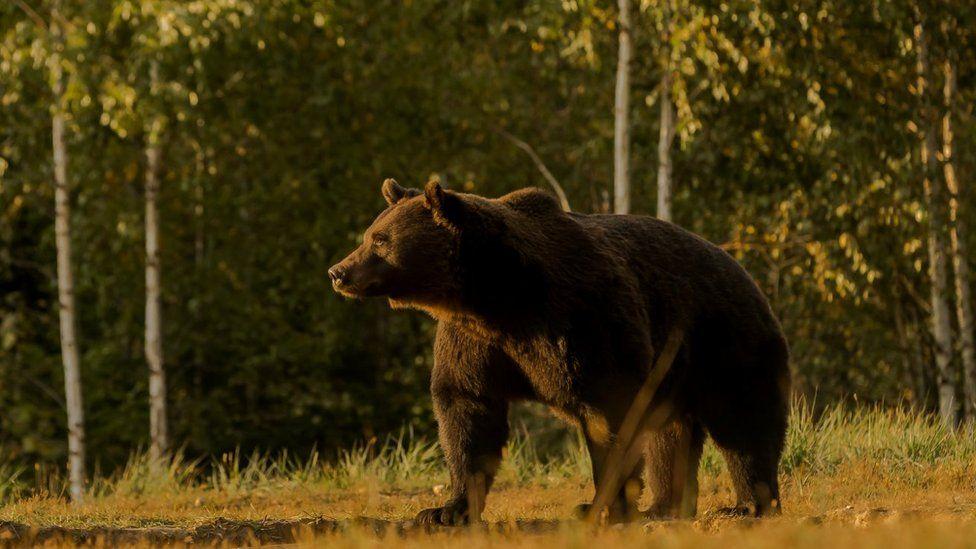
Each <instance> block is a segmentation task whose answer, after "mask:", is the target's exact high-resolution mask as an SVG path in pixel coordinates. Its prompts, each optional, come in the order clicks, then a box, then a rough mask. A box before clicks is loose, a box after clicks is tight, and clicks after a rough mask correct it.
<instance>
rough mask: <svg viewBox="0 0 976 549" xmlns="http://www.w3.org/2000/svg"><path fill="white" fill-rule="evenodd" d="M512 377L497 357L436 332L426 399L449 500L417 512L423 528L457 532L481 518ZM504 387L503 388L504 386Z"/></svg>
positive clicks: (502, 439) (503, 432) (503, 435)
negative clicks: (447, 481)
mask: <svg viewBox="0 0 976 549" xmlns="http://www.w3.org/2000/svg"><path fill="white" fill-rule="evenodd" d="M506 371H509V372H510V371H511V368H510V364H508V363H507V359H506V358H505V357H504V355H503V354H502V353H500V352H499V351H497V350H496V349H492V348H488V347H486V346H485V345H484V344H483V343H482V342H480V341H477V340H471V339H468V338H464V337H463V336H462V335H460V334H458V333H456V332H454V331H452V330H449V329H445V327H443V326H439V328H438V333H437V340H436V342H435V345H434V370H433V372H432V374H431V394H432V396H433V399H434V414H435V415H436V417H437V429H438V438H439V439H440V444H441V449H442V450H443V452H444V457H445V459H446V461H447V467H448V470H449V472H450V476H451V497H450V499H448V501H447V502H446V503H445V504H444V505H443V506H441V507H435V508H432V509H425V510H423V511H421V512H420V513H419V514H418V515H417V518H416V521H417V522H418V523H419V524H421V525H424V526H434V525H439V526H458V525H463V524H467V523H468V522H470V521H472V520H475V521H477V520H479V519H480V518H481V511H482V510H483V509H484V506H485V497H486V496H487V495H488V490H489V489H491V483H492V481H493V480H494V478H495V473H496V472H497V470H498V466H499V464H500V463H501V459H502V449H503V448H504V446H505V443H506V442H507V441H508V407H509V397H510V396H511V395H510V391H511V386H512V384H513V383H512V381H511V380H508V382H507V383H505V382H504V377H505V376H504V375H502V374H503V372H506ZM506 385H507V386H506Z"/></svg>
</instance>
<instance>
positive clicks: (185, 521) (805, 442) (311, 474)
mask: <svg viewBox="0 0 976 549" xmlns="http://www.w3.org/2000/svg"><path fill="white" fill-rule="evenodd" d="M513 432H514V435H513V437H512V440H511V442H510V444H509V445H508V448H507V449H506V452H505V460H504V462H503V465H502V468H501V470H500V471H499V474H498V478H497V481H496V485H495V490H493V492H492V494H491V496H490V497H489V501H488V508H487V509H486V512H485V518H486V519H487V520H490V521H507V520H514V519H520V518H543V519H565V518H568V517H569V515H570V510H571V508H572V507H573V506H574V505H575V504H577V503H580V502H582V501H586V500H588V499H589V498H590V497H592V484H591V483H590V479H589V476H590V464H589V459H588V456H587V454H586V451H585V449H584V445H583V444H582V440H581V439H579V438H578V437H564V438H562V439H560V442H558V446H557V447H541V446H540V443H539V442H538V439H539V438H541V437H534V436H532V434H531V433H529V432H527V430H526V429H523V428H521V427H516V428H515V429H513ZM550 444H552V443H550ZM974 458H976V440H974V438H973V436H972V434H971V431H970V430H969V429H967V428H964V429H960V430H958V431H957V430H952V429H947V428H946V427H944V426H943V425H942V424H941V423H940V422H938V421H937V420H936V419H935V418H932V417H930V416H927V415H925V414H918V413H914V412H911V411H907V410H898V409H881V408H853V409H850V408H844V407H842V406H837V407H833V408H829V409H827V410H825V411H823V412H821V413H819V414H818V413H815V412H814V411H813V409H812V407H811V406H809V405H806V404H803V403H797V404H796V405H795V406H794V409H793V411H792V416H791V426H790V431H789V435H788V439H787V445H786V449H785V452H784V455H783V460H782V477H781V478H782V485H783V501H784V508H785V512H786V514H787V516H792V517H804V516H812V515H819V514H823V513H826V512H829V511H831V510H832V509H838V508H845V507H847V506H860V507H865V508H870V507H871V506H893V507H897V508H909V507H911V508H914V507H917V506H920V505H924V506H931V507H932V508H946V507H947V506H952V505H959V504H965V505H976V496H974V494H976V483H974V479H976V459H974ZM28 473H30V471H26V472H25V470H23V469H20V468H17V467H14V466H12V465H10V464H4V463H0V504H2V506H0V521H3V520H11V521H14V522H19V523H26V524H31V525H37V526H45V525H73V526H79V527H82V526H83V527H88V526H92V525H104V526H145V525H197V524H202V523H206V522H207V521H212V520H215V519H216V518H219V517H222V518H229V519H235V520H243V519H247V520H258V519H267V518H276V519H295V518H296V517H299V518H300V517H318V516H321V517H328V518H337V519H344V518H350V517H356V516H363V515H366V516H373V517H379V518H385V519H396V520H399V519H404V518H409V517H412V516H413V514H414V513H416V512H417V511H418V510H419V509H421V508H423V507H426V506H430V505H434V504H436V503H438V502H440V501H443V499H444V497H445V496H446V493H445V492H446V490H447V484H448V475H447V472H446V470H445V468H444V465H443V461H442V457H441V452H440V449H439V447H438V446H437V444H436V442H434V441H433V440H432V439H430V438H426V437H424V436H420V435H418V434H417V433H415V432H413V431H411V430H409V429H404V430H402V431H401V432H399V433H397V434H396V435H394V436H390V437H388V438H386V439H382V440H371V441H367V442H365V443H363V444H360V445H357V446H354V447H352V448H349V449H347V450H344V451H341V452H338V453H337V454H333V455H330V456H324V455H323V454H322V453H320V452H317V451H313V452H311V453H310V454H308V455H301V456H295V455H292V454H289V453H287V452H277V453H261V452H255V453H242V452H230V453H227V454H224V455H221V456H216V457H215V458H213V459H211V460H203V461H200V460H191V459H187V458H186V457H185V456H184V455H183V454H182V453H179V452H178V453H176V454H175V455H173V456H172V457H170V458H169V459H167V460H165V461H163V462H153V461H152V460H150V459H149V458H148V456H146V455H145V454H136V455H134V456H133V457H132V458H131V459H130V460H129V462H128V463H127V464H126V466H125V467H122V468H121V469H119V470H118V471H115V472H113V473H111V474H108V475H101V476H98V477H97V478H95V479H94V480H93V481H92V482H91V483H90V485H89V488H88V493H87V498H86V503H85V504H84V505H81V506H73V505H71V504H69V503H67V501H66V499H65V497H64V496H65V490H64V480H63V477H62V476H60V475H58V474H56V473H54V472H51V471H46V472H44V471H42V472H41V473H38V472H36V471H35V472H34V474H28ZM42 473H43V474H42ZM700 478H701V484H702V488H701V503H700V505H699V508H700V509H701V510H702V511H703V512H707V511H708V510H709V509H714V508H717V507H721V506H724V505H728V504H730V503H731V500H732V498H733V493H732V490H731V485H730V482H729V479H728V474H727V472H726V471H725V464H724V462H723V460H722V458H721V455H720V453H719V452H718V450H717V449H716V448H715V447H714V446H713V445H711V444H709V445H708V446H707V447H706V451H705V454H704V456H703V459H702V464H701V467H700Z"/></svg>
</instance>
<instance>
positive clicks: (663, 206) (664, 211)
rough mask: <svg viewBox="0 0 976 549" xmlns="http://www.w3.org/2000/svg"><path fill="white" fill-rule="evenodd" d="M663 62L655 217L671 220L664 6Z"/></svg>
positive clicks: (668, 45)
mask: <svg viewBox="0 0 976 549" xmlns="http://www.w3.org/2000/svg"><path fill="white" fill-rule="evenodd" d="M661 41H662V43H663V44H664V47H663V52H662V56H663V63H662V67H661V69H662V71H663V75H662V76H661V94H660V96H661V129H660V133H659V135H658V142H657V217H658V218H659V219H663V220H665V221H671V196H672V193H671V191H672V188H671V143H672V141H673V140H674V105H673V103H672V101H671V84H672V82H671V78H672V75H671V11H670V5H669V3H668V2H666V3H665V7H664V34H663V35H662V37H661Z"/></svg>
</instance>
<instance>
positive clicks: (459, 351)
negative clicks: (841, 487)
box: [329, 180, 790, 524]
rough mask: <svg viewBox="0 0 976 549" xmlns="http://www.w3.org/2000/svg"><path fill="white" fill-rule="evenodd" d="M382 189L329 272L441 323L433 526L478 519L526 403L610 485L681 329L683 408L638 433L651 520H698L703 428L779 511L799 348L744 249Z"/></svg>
mask: <svg viewBox="0 0 976 549" xmlns="http://www.w3.org/2000/svg"><path fill="white" fill-rule="evenodd" d="M383 195H384V197H385V198H386V200H387V202H388V204H389V207H388V208H387V209H386V210H384V211H383V212H382V213H381V214H380V215H379V217H377V218H376V220H375V221H374V222H373V224H372V226H370V227H369V228H368V229H367V231H366V233H365V235H364V239H363V243H362V245H361V246H360V247H359V248H358V249H356V250H355V251H354V252H352V253H351V254H350V255H349V256H348V257H347V258H346V259H344V260H343V261H342V262H340V263H339V264H337V265H336V266H334V267H333V268H332V269H330V270H329V274H330V276H331V277H332V279H333V285H334V287H335V289H336V290H337V291H339V292H340V293H342V294H344V295H347V296H352V297H364V296H385V297H387V298H388V299H389V301H390V304H391V305H392V306H393V307H410V308H417V309H421V310H424V311H426V312H428V313H429V314H430V315H432V316H433V317H434V318H435V319H436V320H437V321H438V325H437V335H436V340H435V342H434V369H433V372H432V376H431V393H432V395H433V400H434V410H435V413H436V417H437V422H438V428H439V429H438V430H439V438H440V443H441V447H442V449H443V451H444V454H445V456H446V460H447V463H448V466H449V469H450V474H451V483H452V494H451V497H450V499H449V501H448V502H447V503H446V504H445V505H444V506H443V507H438V508H435V509H428V510H426V511H423V512H421V513H420V514H419V515H418V520H419V521H420V522H422V523H426V524H460V523H464V522H466V521H467V520H469V519H471V518H473V519H477V518H478V517H479V516H480V513H481V509H482V508H483V507H482V506H483V498H484V495H485V494H486V493H487V490H488V489H489V488H490V486H491V481H492V478H493V476H494V473H495V471H496V469H497V467H498V464H499V461H500V460H501V455H502V448H503V447H504V445H505V443H506V440H507V438H508V434H509V427H508V409H509V404H510V403H511V402H513V401H519V400H529V401H537V402H542V403H544V404H546V405H548V406H549V407H551V408H552V409H554V410H555V411H557V412H558V413H559V414H560V415H561V416H563V417H568V418H570V419H572V420H574V421H576V422H578V424H579V425H580V426H581V427H582V429H583V433H584V434H585V437H586V441H587V446H588V449H589V452H590V455H591V458H592V461H593V473H594V482H595V484H596V485H597V488H598V490H599V488H600V483H601V475H602V472H603V470H604V466H605V462H606V460H607V456H608V454H609V452H610V449H611V448H612V447H613V444H614V434H615V433H617V432H618V429H619V428H620V426H621V423H622V422H623V418H624V416H625V415H626V413H627V411H628V409H629V408H630V405H631V403H632V402H633V401H634V397H635V395H636V393H637V391H638V390H639V389H640V388H641V386H642V385H643V383H644V382H645V380H646V379H647V377H648V373H649V371H650V370H651V369H652V367H653V365H654V363H655V359H656V357H657V354H658V353H660V352H661V350H662V349H663V348H664V345H665V342H666V341H667V340H668V338H669V335H670V334H672V333H675V331H676V330H677V333H680V334H682V339H681V344H680V348H679V349H678V352H677V355H676V357H675V359H674V361H673V363H672V364H671V366H670V370H669V371H668V372H667V375H666V377H665V380H664V383H663V384H662V386H661V388H660V390H659V391H658V397H657V399H656V400H655V403H656V404H655V406H660V405H661V404H660V403H661V402H664V401H665V400H666V402H667V405H668V406H670V408H669V410H670V414H669V415H668V416H667V422H666V424H665V425H664V426H663V427H661V428H657V429H654V430H653V431H652V432H648V433H645V434H644V436H643V438H642V439H641V444H644V445H646V447H645V448H644V449H643V454H644V459H643V461H644V469H645V470H646V478H647V482H648V486H647V487H648V489H649V490H650V492H651V507H650V508H649V509H648V510H646V511H645V512H644V516H650V517H668V516H689V515H691V516H693V515H694V514H695V501H696V499H697V489H698V488H697V474H696V472H697V469H698V462H699V459H700V457H701V451H702V445H703V442H704V438H705V435H706V434H707V435H709V436H711V437H712V439H713V440H714V441H715V443H716V445H717V446H718V447H719V448H720V449H721V451H722V453H723V454H724V457H725V459H726V461H727V463H728V468H729V471H730V473H731V476H732V481H733V483H734V486H735V491H736V496H737V498H738V501H737V505H736V507H735V508H732V509H733V510H735V511H738V512H748V513H751V514H755V515H764V514H767V513H771V512H778V510H779V486H778V481H777V468H778V462H779V458H780V453H781V451H782V447H783V443H784V438H785V433H786V426H787V411H788V393H789V386H790V374H789V368H788V349H787V344H786V340H785V338H784V336H783V333H782V330H781V329H780V326H779V323H778V322H777V320H776V318H775V317H774V316H773V314H772V311H771V310H770V307H769V304H768V302H767V300H766V298H765V297H764V296H763V295H762V293H761V291H760V290H759V288H758V287H757V286H756V284H755V282H753V280H752V278H751V277H750V276H749V274H748V273H746V271H745V270H744V269H743V268H742V267H741V266H740V265H739V264H738V263H737V262H736V261H735V260H734V259H733V258H732V257H731V256H729V255H728V254H727V253H725V252H724V251H722V250H721V249H719V248H718V247H716V246H714V245H712V244H710V243H709V242H707V241H705V240H704V239H702V238H700V237H698V236H696V235H694V234H692V233H690V232H688V231H685V230H683V229H681V228H680V227H677V226H675V225H672V224H670V223H667V222H664V221H660V220H657V219H654V218H651V217H644V216H633V215H579V214H569V213H565V212H563V211H562V210H561V209H560V207H559V204H558V203H557V202H556V201H555V200H554V199H553V198H552V197H550V196H549V195H548V194H545V193H544V192H542V191H539V190H536V189H523V190H519V191H516V192H513V193H510V194H507V195H505V196H502V197H501V198H498V199H487V198H482V197H480V196H475V195H471V194H462V193H455V192H452V191H448V190H445V189H443V188H441V186H440V185H439V184H437V183H431V184H428V186H427V188H426V189H425V192H421V191H418V190H415V189H405V188H403V187H400V186H399V185H397V184H396V182H394V181H392V180H387V181H386V182H385V183H384V185H383ZM623 473H624V474H623V478H624V479H625V480H627V479H629V480H627V482H625V483H624V486H623V487H621V488H620V489H619V493H618V494H617V495H616V496H615V499H613V501H612V502H611V504H610V506H609V515H610V520H614V521H617V520H627V519H631V518H634V517H636V516H638V513H637V506H636V499H637V498H636V495H637V494H639V487H640V486H641V484H640V482H641V470H640V467H635V468H634V470H633V471H624V472H623ZM635 487H636V488H638V489H637V490H634V488H635Z"/></svg>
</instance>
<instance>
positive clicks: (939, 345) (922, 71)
mask: <svg viewBox="0 0 976 549" xmlns="http://www.w3.org/2000/svg"><path fill="white" fill-rule="evenodd" d="M916 17H917V22H916V24H915V27H914V36H915V48H916V71H917V76H918V78H917V80H916V84H915V88H916V93H917V94H918V97H919V99H920V109H919V110H920V117H919V119H920V124H919V125H918V131H919V136H920V138H921V141H920V148H921V150H920V157H921V161H922V170H923V186H924V194H925V202H926V207H927V209H928V215H929V226H928V234H927V245H928V256H929V281H930V292H931V293H930V296H929V299H930V301H931V309H932V311H931V323H932V338H933V343H934V346H935V349H934V354H935V363H936V369H937V374H938V382H937V384H938V392H939V417H941V418H942V421H943V422H944V423H946V424H947V425H954V424H955V419H956V387H955V376H954V375H953V371H952V324H951V319H950V305H949V294H948V292H949V289H948V275H947V264H946V263H947V259H946V249H947V246H946V241H945V240H946V238H945V227H946V218H945V215H944V212H945V211H946V205H945V197H944V194H945V193H943V192H942V187H941V185H939V171H938V165H937V160H936V154H937V152H938V151H937V142H936V132H937V128H938V120H937V117H936V116H935V109H934V108H933V104H932V103H933V102H932V101H931V100H930V94H931V92H930V91H929V90H928V88H929V87H930V86H929V84H930V82H929V80H930V75H931V67H930V62H929V57H928V44H927V39H926V35H925V27H924V21H923V20H922V18H921V15H920V14H919V12H918V10H917V9H916Z"/></svg>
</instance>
